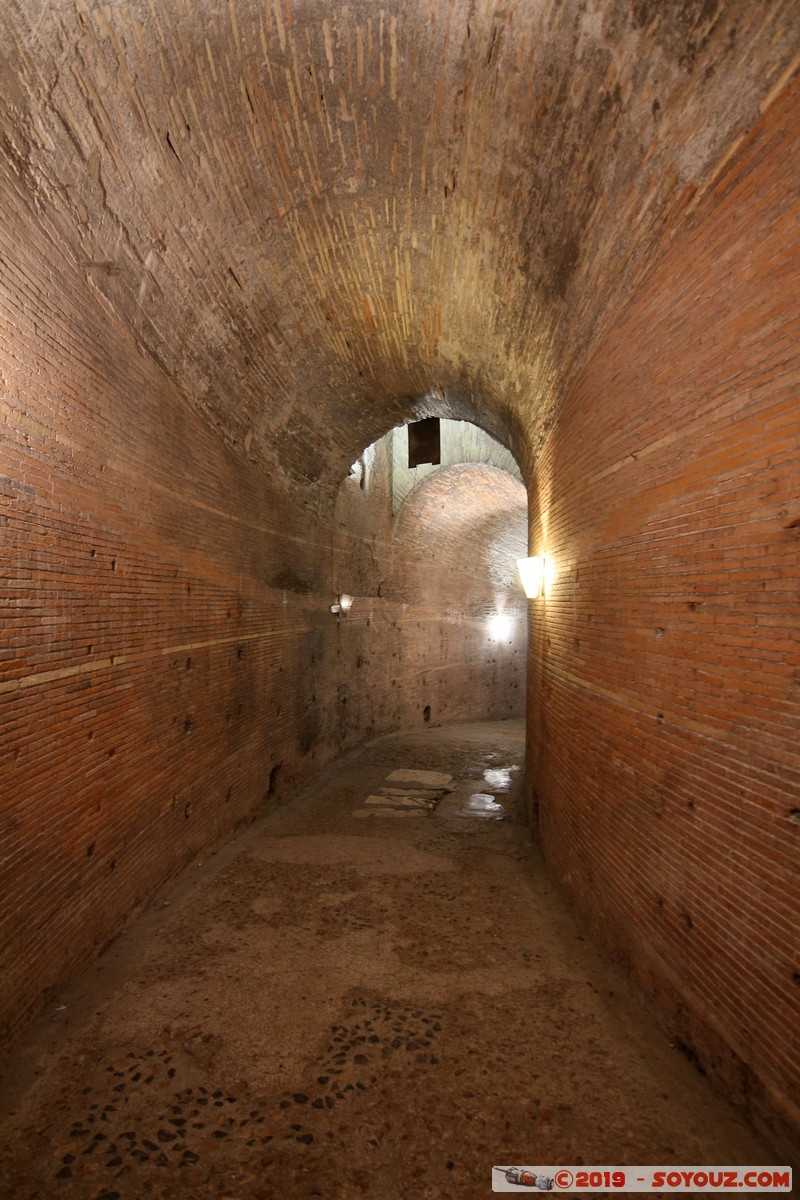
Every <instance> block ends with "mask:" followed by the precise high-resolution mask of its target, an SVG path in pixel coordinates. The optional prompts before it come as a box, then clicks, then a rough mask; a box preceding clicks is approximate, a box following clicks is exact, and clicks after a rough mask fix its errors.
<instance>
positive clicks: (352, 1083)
mask: <svg viewBox="0 0 800 1200" xmlns="http://www.w3.org/2000/svg"><path fill="white" fill-rule="evenodd" d="M522 765H523V727H522V723H521V722H514V721H506V722H500V723H482V724H471V725H458V726H451V727H449V728H438V729H436V728H434V729H431V728H429V727H427V728H425V729H424V731H421V732H419V733H414V734H407V735H400V736H392V737H386V738H382V739H379V740H378V741H375V742H373V743H372V744H371V745H369V746H367V747H365V748H362V749H360V750H358V751H356V752H355V753H353V754H351V755H349V756H348V757H347V758H346V759H344V760H343V761H341V762H340V763H338V764H337V765H336V766H335V767H334V768H332V769H329V770H328V771H327V772H325V773H324V774H323V775H322V776H321V777H319V778H318V779H317V780H315V781H314V783H313V784H312V785H311V786H309V787H307V788H306V789H305V790H304V792H303V793H302V794H301V795H299V796H297V797H296V798H295V799H293V800H292V801H291V803H288V804H286V805H284V806H282V807H280V808H278V809H276V810H275V811H272V812H271V813H269V814H268V815H266V816H265V817H263V818H262V819H259V820H258V821H257V822H256V823H255V824H253V825H252V826H250V827H249V828H248V829H246V830H245V831H244V832H242V833H241V834H240V835H238V836H237V837H236V838H235V839H234V840H233V841H232V842H230V843H229V844H228V845H227V846H226V847H225V848H224V849H223V850H221V851H220V852H219V853H217V854H216V855H214V856H213V857H211V858H210V859H209V860H208V861H206V862H203V863H202V864H198V865H197V866H196V867H195V868H194V869H193V870H191V871H190V872H188V873H187V874H186V875H185V876H184V877H183V878H182V879H181V880H180V881H179V882H178V884H177V885H173V887H172V888H171V889H170V890H166V891H165V892H164V893H163V894H162V895H161V896H160V897H159V898H157V899H156V901H155V902H154V903H153V905H152V906H151V907H150V909H149V910H148V911H147V912H146V913H145V914H144V915H143V916H142V917H141V918H140V919H139V920H138V921H136V922H135V923H134V924H133V925H132V926H131V927H130V928H129V929H128V930H127V931H126V932H125V933H124V934H123V935H122V936H121V937H120V938H118V939H117V941H116V942H115V943H114V944H113V946H112V947H111V948H110V949H109V950H108V951H107V952H106V953H105V955H104V956H103V957H102V958H101V959H100V960H99V961H98V962H97V963H95V964H94V965H93V966H92V967H91V968H89V969H88V970H87V971H86V972H85V973H84V974H83V975H82V976H81V977H80V978H78V979H76V980H75V981H74V982H73V983H72V984H70V985H69V986H68V987H67V988H65V989H63V991H62V992H61V994H60V995H59V997H58V998H57V999H56V1000H55V1001H54V1002H53V1005H52V1007H51V1009H50V1010H49V1011H48V1012H47V1013H46V1014H45V1015H44V1017H43V1018H42V1020H41V1021H40V1022H39V1023H38V1024H37V1025H36V1026H35V1027H34V1028H33V1029H32V1030H31V1031H30V1033H29V1034H28V1036H27V1037H26V1038H25V1039H24V1040H23V1041H22V1042H21V1043H20V1044H19V1045H18V1047H17V1048H16V1050H15V1051H14V1053H13V1054H12V1055H11V1057H10V1058H9V1059H8V1060H7V1062H6V1063H5V1064H4V1065H3V1067H2V1070H0V1147H2V1148H3V1149H2V1159H1V1160H0V1195H1V1196H2V1197H3V1198H11V1197H13V1198H14V1200H33V1198H34V1197H36V1198H39V1200H62V1198H63V1200H121V1198H125V1200H128V1198H131V1200H133V1198H135V1200H140V1198H141V1197H158V1198H170V1200H171V1198H173V1197H192V1198H195V1197H197V1198H205V1197H228V1198H230V1200H250V1198H254V1200H267V1198H271V1197H291V1198H294V1197H297V1198H301V1197H302V1198H304V1197H311V1196H324V1197H327V1198H329V1200H332V1198H336V1197H347V1198H352V1197H358V1196H367V1197H373V1198H375V1200H378V1198H380V1200H395V1198H397V1200H405V1198H406V1197H408V1198H409V1200H410V1198H411V1197H414V1198H415V1200H418V1198H420V1197H423V1198H424V1197H431V1198H435V1200H446V1198H450V1197H452V1198H453V1200H455V1198H456V1197H458V1200H471V1198H473V1197H487V1196H488V1195H490V1194H491V1179H492V1166H493V1164H495V1163H497V1164H508V1163H520V1164H524V1165H538V1164H543V1165H544V1164H561V1163H563V1164H572V1163H581V1162H585V1163H587V1164H620V1163H644V1164H647V1163H670V1162H672V1163H679V1164H681V1163H683V1164H686V1163H707V1164H729V1163H772V1162H774V1161H776V1159H775V1155H774V1154H773V1153H772V1152H771V1151H770V1149H769V1148H768V1147H766V1146H764V1145H763V1144H762V1143H760V1142H759V1141H758V1140H757V1139H756V1137H755V1136H754V1134H753V1133H752V1132H751V1131H750V1130H749V1129H748V1127H747V1125H746V1124H745V1123H744V1122H743V1120H742V1119H741V1118H740V1117H739V1116H738V1115H737V1114H736V1113H735V1112H734V1111H733V1110H732V1109H730V1108H729V1107H728V1106H727V1105H726V1104H725V1102H723V1101H722V1100H720V1099H719V1098H718V1097H717V1096H716V1095H715V1094H714V1093H713V1092H712V1091H711V1089H710V1087H709V1085H708V1083H707V1082H706V1080H705V1079H703V1078H702V1077H701V1076H700V1075H698V1074H697V1073H696V1071H695V1070H694V1068H693V1067H692V1066H691V1065H690V1064H689V1063H688V1062H687V1061H686V1060H685V1059H684V1058H682V1057H681V1055H680V1054H679V1053H678V1052H677V1051H676V1050H674V1049H673V1048H671V1047H670V1045H669V1043H668V1042H667V1040H666V1039H665V1038H664V1037H663V1036H662V1035H661V1034H660V1032H659V1031H658V1030H657V1029H656V1028H655V1027H654V1026H653V1024H652V1023H651V1021H650V1020H649V1019H648V1017H647V1015H646V1014H645V1013H644V1012H643V1011H642V1010H641V1009H640V1008H639V1006H638V1005H637V1003H636V1001H635V999H634V998H633V997H631V995H630V994H629V992H628V990H627V988H626V986H625V984H624V982H622V981H621V980H620V979H619V977H618V976H617V975H616V974H615V973H614V971H613V970H612V969H611V968H609V967H608V966H606V965H605V964H604V963H603V962H602V960H601V959H600V958H599V956H598V955H597V954H596V953H595V952H594V951H593V950H592V948H591V946H589V945H587V943H586V942H585V941H584V939H583V937H582V936H581V933H580V931H579V929H578V927H577V926H576V924H575V923H574V921H573V920H572V918H571V917H570V915H569V914H568V912H567V911H566V910H565V909H564V907H563V904H562V903H561V901H560V899H559V896H558V895H557V894H556V893H555V892H554V890H553V887H552V885H551V883H550V881H549V879H548V875H547V872H546V870H545V868H544V866H543V864H542V861H541V858H540V856H539V853H538V851H537V848H536V846H535V844H532V839H531V834H530V831H529V830H528V829H527V827H526V826H525V824H524V820H523V817H522V812H521V792H522V787H521V784H522ZM405 767H411V768H413V769H425V770H433V771H440V772H445V773H450V774H452V775H453V776H454V786H455V789H456V790H455V791H454V792H453V793H452V794H449V795H447V796H446V797H445V799H444V800H443V801H442V803H441V804H440V805H439V807H438V808H437V809H436V810H435V812H433V813H412V814H397V813H389V814H379V815H374V816H373V815H370V816H367V817H366V818H365V817H364V814H363V812H359V811H358V810H359V809H360V808H361V807H362V806H363V803H364V800H365V798H366V797H367V796H368V795H369V794H370V792H372V791H374V790H375V789H376V788H377V787H379V786H380V784H381V782H382V781H383V780H384V779H385V778H386V776H387V775H388V774H389V773H390V772H391V771H393V770H395V769H398V768H405ZM474 792H482V793H486V794H490V795H494V796H495V797H496V799H497V800H499V801H500V802H501V803H503V805H504V806H505V807H506V809H507V810H508V814H509V815H508V819H506V820H504V821H497V820H492V819H483V818H481V817H479V816H478V817H466V816H459V815H457V814H458V810H459V809H460V808H461V807H462V806H463V804H464V801H465V800H466V799H468V797H469V796H470V795H471V794H472V793H474ZM356 814H358V815H356Z"/></svg>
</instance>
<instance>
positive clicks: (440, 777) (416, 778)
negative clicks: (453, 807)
mask: <svg viewBox="0 0 800 1200" xmlns="http://www.w3.org/2000/svg"><path fill="white" fill-rule="evenodd" d="M452 782H453V776H452V775H445V774H444V773H443V772H441V771H413V770H408V769H407V768H404V767H403V768H400V769H399V770H397V771H392V773H391V775H387V776H386V779H385V780H384V783H386V784H404V783H410V784H416V785H417V786H418V787H423V788H448V787H450V785H451V783H452Z"/></svg>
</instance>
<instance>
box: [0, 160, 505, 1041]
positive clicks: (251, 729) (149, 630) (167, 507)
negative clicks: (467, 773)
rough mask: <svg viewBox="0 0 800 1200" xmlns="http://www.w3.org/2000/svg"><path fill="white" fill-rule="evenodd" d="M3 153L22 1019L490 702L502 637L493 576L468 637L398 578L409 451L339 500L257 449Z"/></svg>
mask: <svg viewBox="0 0 800 1200" xmlns="http://www.w3.org/2000/svg"><path fill="white" fill-rule="evenodd" d="M0 170H2V172H3V174H2V178H0V192H1V193H2V195H3V198H4V214H3V223H2V226H1V227H0V261H2V264H3V267H2V275H1V276H0V288H2V294H1V295H0V310H1V311H2V317H1V318H0V319H1V320H2V324H1V325H0V613H1V614H2V622H3V636H2V642H0V731H1V732H2V738H0V957H1V959H2V963H1V965H0V1035H6V1034H8V1033H9V1032H10V1031H13V1030H17V1029H19V1028H20V1027H21V1026H22V1025H23V1024H24V1023H25V1021H26V1020H27V1019H28V1018H29V1016H30V1014H31V1013H32V1012H33V1011H34V1010H35V1008H36V1007H37V1005H39V1004H40V1003H41V1001H42V998H43V997H44V996H46V994H47V992H48V989H51V988H52V987H53V986H54V985H56V984H57V983H58V982H59V981H60V980H62V979H64V978H65V977H66V976H67V975H68V974H69V972H70V971H72V970H73V969H74V968H76V967H77V966H78V965H79V964H80V963H82V962H84V961H86V960H87V959H88V958H90V957H91V956H92V954H93V953H95V952H96V951H97V950H98V949H99V948H100V947H102V946H103V945H104V944H105V943H106V942H107V941H108V939H109V938H110V937H111V936H113V934H114V933H115V932H116V931H117V930H118V929H119V928H120V927H121V926H122V924H123V923H124V922H125V921H126V920H127V919H128V917H129V916H130V914H131V913H132V912H133V911H135V910H136V909H137V908H139V907H140V906H141V905H142V904H143V903H145V902H146V900H147V897H148V896H149V895H151V894H152V892H153V890H154V889H155V888H156V887H157V886H158V885H159V884H160V883H161V882H162V881H163V880H164V879H166V878H168V877H170V876H171V875H173V874H174V873H176V872H177V871H179V870H180V869H181V868H182V867H184V866H185V865H186V864H187V863H189V862H191V861H192V860H193V859H195V858H197V857H198V856H202V855H204V854H205V853H206V852H207V851H208V849H209V847H211V846H213V845H214V844H217V843H218V842H219V841H220V840H221V839H223V838H224V837H225V836H226V835H227V834H229V833H230V831H231V830H232V829H233V828H234V827H235V826H236V825H237V824H238V823H241V822H242V821H245V820H248V819H250V818H251V817H252V816H253V815H254V814H255V813H257V812H258V811H259V810H260V809H261V808H262V806H263V805H264V804H268V803H270V802H272V801H273V799H275V798H278V797H280V796H282V795H284V796H285V795H286V794H288V793H289V792H290V791H291V789H292V788H293V787H295V786H296V785H297V784H298V783H299V782H300V781H301V780H302V779H303V778H305V777H307V776H308V775H309V774H310V773H312V772H313V771H315V770H317V769H318V768H319V767H321V766H322V765H323V764H324V763H325V762H326V761H328V760H329V759H330V758H331V757H332V756H333V755H335V754H336V753H338V752H339V751H340V750H342V749H343V748H345V747H346V746H349V745H352V744H354V743H355V742H358V741H359V740H361V739H363V738H364V737H366V736H369V735H370V734H373V733H381V732H385V731H387V730H389V729H393V728H396V727H397V726H398V725H402V724H404V723H413V724H417V723H420V724H421V723H422V722H423V720H424V707H425V705H430V707H431V710H432V713H433V719H434V720H440V719H443V718H444V717H445V716H447V717H456V718H458V717H467V716H473V717H474V716H480V715H481V708H480V706H481V705H482V704H484V705H485V708H486V710H487V711H488V710H490V709H491V708H492V703H493V701H492V697H491V691H490V690H489V691H487V686H488V684H491V682H492V681H493V680H494V679H496V677H497V667H496V664H495V662H494V661H493V659H494V657H495V654H496V651H495V648H494V647H493V646H492V645H491V644H490V643H489V642H488V641H486V639H483V640H482V641H481V642H480V645H476V644H475V643H474V640H473V642H470V644H469V647H467V646H466V645H465V644H464V643H463V642H462V640H461V639H460V638H459V637H458V636H456V635H455V633H454V630H455V629H456V628H457V624H458V616H459V613H460V612H462V611H464V610H465V608H470V606H472V607H474V603H473V600H472V598H471V588H472V587H473V581H472V579H471V578H470V577H469V576H463V577H462V579H461V589H460V592H459V594H458V595H454V597H453V599H452V603H451V609H450V612H449V613H448V617H447V620H448V622H449V629H450V633H449V635H448V638H447V639H442V638H441V637H440V635H439V632H434V631H439V630H440V625H441V623H440V622H437V619H436V617H435V615H432V613H431V612H430V611H429V609H430V607H431V605H432V604H433V603H435V598H433V599H431V597H430V596H427V597H424V598H423V600H424V607H425V612H424V613H423V614H421V615H420V617H419V620H418V621H417V620H416V617H415V613H414V606H413V604H412V605H409V604H407V603H405V601H401V600H397V599H394V600H393V599H392V598H391V597H390V596H388V595H386V596H381V595H380V594H379V593H380V585H381V580H382V579H383V578H384V577H388V574H389V566H388V559H389V558H391V555H392V543H391V534H392V529H391V504H390V499H389V493H388V490H387V488H388V476H387V465H386V463H385V462H383V463H381V462H380V461H377V462H374V463H372V464H371V466H370V481H369V486H368V487H367V488H365V489H364V490H363V491H362V490H361V488H360V487H359V486H358V484H356V486H355V488H353V487H352V486H351V485H350V484H346V485H344V486H343V489H342V491H341V493H340V500H339V502H338V503H337V508H336V511H335V513H334V514H332V515H328V516H327V517H323V518H320V517H319V516H318V515H317V514H316V513H315V511H314V509H313V508H312V507H311V506H310V504H309V502H308V498H307V496H305V495H304V494H302V493H301V492H300V491H299V490H296V491H293V492H291V491H289V490H286V488H285V487H283V488H282V487H281V486H279V485H278V484H277V483H276V482H274V481H272V480H270V479H269V478H268V476H267V474H266V473H265V472H263V471H261V470H257V469H256V468H255V467H253V466H251V465H249V464H248V463H246V462H244V461H242V460H241V459H239V458H237V457H234V455H233V453H232V452H231V451H229V450H228V449H227V448H226V447H225V446H224V445H223V443H222V441H221V440H220V439H219V438H218V437H217V436H216V435H215V434H213V433H212V432H210V431H209V429H208V428H207V427H206V426H205V425H204V424H203V422H202V421H201V420H200V418H199V417H198V416H197V415H196V414H195V413H193V412H192V410H191V409H190V408H189V407H188V406H187V405H186V404H185V403H184V401H183V399H182V398H181V396H180V395H179V394H178V393H177V392H176V391H175V389H174V388H173V387H172V386H171V385H170V384H169V383H168V382H167V381H166V379H165V377H164V376H163V375H162V373H161V372H160V371H159V369H158V367H157V366H156V364H155V363H154V362H153V360H152V359H151V358H150V357H149V356H148V355H147V354H144V353H142V352H141V350H140V349H139V347H138V346H137V344H136V342H135V341H134V339H133V338H132V336H131V335H130V333H129V332H127V331H126V330H125V329H124V328H123V327H122V325H121V324H120V323H119V321H118V320H117V319H116V317H115V316H113V315H112V314H111V313H110V311H109V309H108V308H107V307H106V305H105V302H104V301H103V300H102V298H101V297H100V295H99V294H98V293H97V292H96V291H94V290H93V289H92V288H91V287H90V285H89V284H87V282H86V279H85V276H84V275H83V273H82V272H81V271H80V269H79V267H78V265H77V264H76V263H74V262H73V261H72V260H71V259H70V258H69V257H68V256H67V255H66V254H65V253H64V251H63V249H62V246H61V241H60V237H59V233H58V231H57V229H56V228H53V227H51V226H50V225H49V224H48V219H47V216H46V214H45V213H44V212H42V211H36V210H35V206H34V203H33V201H32V199H31V197H30V195H29V193H28V191H27V189H26V186H25V184H24V182H22V181H21V179H20V177H19V176H18V175H16V174H15V173H13V172H12V171H10V170H6V165H5V160H3V162H2V165H0ZM517 486H518V485H517ZM445 524H446V523H445ZM336 554H339V555H340V556H342V558H343V560H344V561H345V562H346V564H347V571H346V582H345V574H344V567H343V566H342V567H341V569H340V566H339V565H337V559H336ZM479 582H480V581H477V582H475V583H474V586H475V587H477V586H478V585H479ZM340 588H341V589H343V590H344V589H345V588H346V590H349V591H352V592H355V593H357V595H358V600H357V604H356V607H355V609H354V612H353V614H352V616H351V617H350V618H348V620H347V621H346V622H345V621H337V620H336V619H335V618H334V617H333V616H332V615H331V614H330V612H329V606H330V603H331V602H332V600H333V598H334V591H335V590H338V589H340ZM484 590H485V589H484ZM483 594H484V593H483V592H481V596H483ZM390 641H391V644H392V651H390V652H389V654H388V655H387V653H386V647H387V645H388V644H389V642H390ZM393 654H394V655H395V657H394V658H393V657H392V656H393ZM481 655H482V656H483V658H484V659H485V670H484V669H483V668H482V666H481V664H480V662H478V661H477V659H479V658H480V656H481ZM523 657H524V656H523V654H522V653H519V654H518V655H517V657H516V659H515V668H514V669H515V670H517V671H519V672H521V671H522V670H523V669H524V668H522V667H521V666H520V665H518V664H520V662H521V660H522V658H523ZM459 662H462V663H464V664H465V667H464V671H465V672H466V673H465V674H463V675H462V674H460V672H459ZM395 663H396V669H394V667H395ZM388 664H391V665H392V669H391V670H387V665H388ZM420 672H422V673H420ZM467 679H469V680H482V681H483V682H482V690H481V689H478V690H474V689H473V690H470V689H468V688H465V687H462V686H460V684H462V683H464V682H465V680H467ZM520 691H521V688H520ZM518 694H519V693H518ZM492 711H494V710H492Z"/></svg>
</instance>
